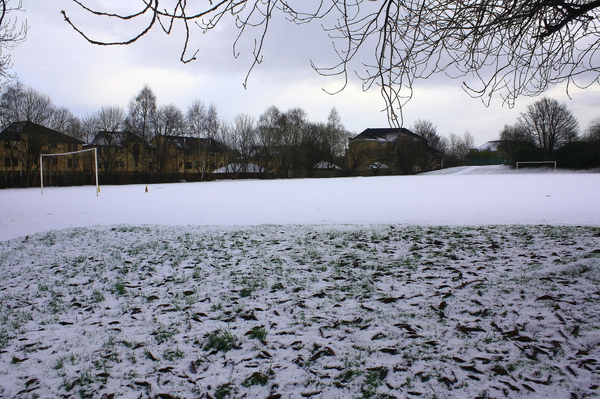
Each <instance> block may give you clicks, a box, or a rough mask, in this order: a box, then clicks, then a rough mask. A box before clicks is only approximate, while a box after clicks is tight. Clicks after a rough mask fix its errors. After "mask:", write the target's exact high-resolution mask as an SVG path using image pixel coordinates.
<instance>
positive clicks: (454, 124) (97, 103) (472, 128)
mask: <svg viewBox="0 0 600 399" xmlns="http://www.w3.org/2000/svg"><path fill="white" fill-rule="evenodd" d="M84 3H86V4H90V5H92V4H109V5H110V4H114V3H115V2H110V1H100V0H94V1H91V0H88V1H86V0H84ZM128 4H138V2H134V1H130V2H128ZM23 6H24V8H25V9H26V11H25V12H24V13H21V15H20V18H21V19H23V18H26V19H27V21H28V24H29V32H28V37H27V40H26V41H25V42H24V43H23V44H21V45H19V46H18V47H17V48H16V49H14V50H12V52H11V55H12V59H13V72H15V73H16V74H17V76H18V78H19V79H20V80H21V81H22V83H24V84H25V85H27V86H30V87H33V88H34V89H36V90H38V91H40V92H42V93H44V94H47V95H49V96H50V97H51V98H52V100H53V102H54V103H55V105H57V106H61V107H66V108H68V109H70V110H71V111H72V112H73V113H74V114H75V115H77V116H80V117H83V116H85V115H87V114H93V113H95V112H96V111H98V110H99V109H100V107H102V106H104V105H110V106H121V107H123V108H125V109H126V108H127V105H128V104H129V101H130V100H131V98H132V97H134V96H135V95H136V94H138V93H139V91H140V90H141V89H142V88H143V87H144V85H148V86H150V88H151V89H152V90H153V92H154V93H155V94H156V96H157V99H158V103H159V105H167V104H171V103H173V104H175V105H177V106H179V107H180V108H181V109H182V111H183V112H186V110H187V107H188V106H189V105H190V104H191V103H192V101H194V100H196V99H199V100H201V101H202V102H204V103H205V104H211V103H212V104H214V105H215V106H216V108H217V111H218V113H219V116H220V117H221V118H223V119H226V120H231V119H233V118H234V117H235V116H236V115H238V114H241V113H243V114H249V115H252V116H254V117H255V118H257V119H258V117H259V116H260V115H261V114H262V113H263V112H264V111H265V110H266V109H267V108H268V107H269V106H271V105H275V106H276V107H278V108H279V109H280V110H281V111H286V110H288V109H290V108H293V107H299V108H302V109H303V110H305V111H306V112H307V113H308V116H309V119H310V120H311V121H313V122H326V121H327V116H328V115H329V112H330V111H331V109H332V108H333V107H335V108H336V109H337V111H338V113H339V114H340V116H341V119H342V123H343V124H344V126H345V127H346V129H348V130H349V131H350V132H353V133H356V134H358V133H360V132H361V131H363V130H364V129H366V128H370V127H387V126H388V121H387V119H386V113H385V112H382V110H383V107H384V102H383V99H382V98H381V95H380V93H379V91H378V90H377V88H374V89H372V90H370V91H367V92H363V90H362V88H361V85H360V84H361V82H360V81H359V80H357V79H352V80H351V81H350V84H349V85H348V86H347V87H346V89H345V90H344V91H342V92H341V93H339V94H336V95H330V94H327V93H326V92H325V91H324V90H323V89H326V90H329V91H335V90H337V89H339V88H340V87H341V86H340V85H341V84H342V83H341V81H340V80H339V79H338V78H327V77H322V76H320V75H318V74H317V73H316V72H315V71H314V70H313V69H312V68H311V65H310V61H311V60H313V61H314V62H315V63H317V64H318V65H323V66H329V65H331V64H332V63H333V62H334V61H335V58H334V53H333V50H332V46H331V40H329V39H328V37H327V35H326V34H325V33H324V32H323V31H322V29H321V26H320V25H319V24H316V23H315V24H310V25H305V26H302V27H294V26H292V25H291V24H289V23H285V21H275V22H274V24H273V26H272V31H271V32H270V36H269V37H268V38H267V41H266V48H265V51H264V60H263V63H262V64H260V65H259V66H257V67H256V69H254V71H253V72H252V74H251V75H250V78H249V81H248V86H247V88H246V89H244V87H243V83H244V79H245V76H246V74H247V72H248V69H249V67H250V65H251V58H250V56H251V51H252V42H247V43H245V44H246V45H244V44H242V45H240V46H239V48H238V51H240V56H239V57H238V58H237V59H236V58H234V57H233V51H232V41H233V38H234V37H235V34H236V31H235V30H234V29H233V27H232V26H231V24H229V25H223V26H222V27H221V28H219V29H217V30H215V31H211V32H209V33H207V34H202V31H201V30H200V29H196V30H193V31H192V34H193V40H192V41H191V43H190V46H191V48H192V49H193V50H194V51H195V49H199V53H198V60H197V61H194V62H192V63H189V64H183V63H181V62H180V61H179V56H180V52H181V46H182V44H183V36H182V35H181V34H177V32H175V33H174V34H172V35H170V36H167V35H165V34H164V33H162V32H161V31H159V30H156V31H154V32H151V33H150V34H149V35H148V36H146V37H143V38H142V39H140V40H139V41H138V42H136V43H134V44H132V45H129V46H115V47H105V46H94V45H92V44H89V43H87V42H86V41H85V40H84V39H83V38H82V37H80V36H79V35H78V34H77V33H76V32H75V31H73V29H72V28H71V27H70V26H69V25H67V23H65V22H64V20H63V17H62V15H61V14H60V11H61V10H65V11H67V14H68V15H69V16H70V17H71V19H72V20H73V21H74V22H75V23H79V24H81V25H82V26H84V27H85V28H86V32H89V33H90V34H91V35H92V36H93V37H94V38H97V39H111V40H113V39H115V40H122V39H127V38H129V37H128V36H130V35H131V34H132V33H134V30H133V29H130V26H128V25H118V26H115V25H114V24H110V23H108V24H107V21H106V20H103V19H100V18H98V17H93V16H90V15H87V14H85V13H82V12H80V10H78V8H77V6H76V5H75V4H74V3H72V1H71V0H48V1H40V0H23ZM109 7H111V6H109ZM112 7H114V6H112ZM107 11H112V10H110V9H107ZM193 28H194V27H192V29H193ZM179 33H182V32H181V30H179ZM546 95H548V96H550V97H552V98H556V99H557V100H559V101H561V102H565V103H566V104H567V106H568V107H569V108H570V109H571V111H572V112H573V113H574V115H575V117H577V118H578V120H579V122H580V126H581V128H582V130H583V129H585V128H586V127H587V126H588V124H589V122H590V121H591V120H592V119H594V118H596V117H599V116H600V88H599V87H598V86H594V87H593V88H590V89H587V90H577V89H573V90H571V92H570V95H571V99H569V97H568V96H567V95H566V93H565V89H564V87H555V88H552V89H551V90H550V91H549V92H548V93H546ZM532 101H534V99H531V98H528V97H522V98H520V99H518V100H517V104H516V106H515V107H514V108H513V109H509V108H508V107H506V106H503V105H502V101H501V100H500V99H499V98H496V99H495V100H492V103H491V105H490V106H489V107H485V106H484V105H483V104H482V102H481V100H480V99H473V98H471V97H469V95H467V94H466V93H465V92H463V91H462V89H461V87H460V80H451V79H448V78H446V77H442V76H439V77H436V78H435V79H431V80H429V81H427V82H423V81H417V82H416V85H415V92H414V96H413V99H412V100H411V101H410V102H409V103H408V104H407V105H406V106H405V108H404V125H405V127H408V128H410V126H411V125H412V124H413V123H414V121H415V120H417V119H428V120H431V121H432V122H433V123H434V124H435V125H437V127H438V133H439V134H440V135H442V136H448V134H449V133H457V134H463V133H465V132H467V131H468V132H470V133H471V134H472V135H473V136H474V137H475V144H476V145H481V144H483V143H484V142H486V141H488V140H494V139H497V138H498V135H499V132H500V130H501V129H502V127H503V126H504V125H505V124H513V123H515V121H516V119H517V118H518V116H519V114H520V113H521V112H523V111H524V109H525V107H526V106H527V105H528V104H530V103H531V102H532Z"/></svg>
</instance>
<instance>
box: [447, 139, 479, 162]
mask: <svg viewBox="0 0 600 399" xmlns="http://www.w3.org/2000/svg"><path fill="white" fill-rule="evenodd" d="M474 145H475V138H474V137H473V135H472V134H471V133H469V132H466V133H464V134H463V135H462V136H459V135H458V134H455V133H450V136H449V140H448V155H449V156H450V157H451V158H453V161H454V162H455V163H457V164H463V163H464V161H465V158H466V157H467V155H469V151H470V150H471V149H472V148H473V146H474Z"/></svg>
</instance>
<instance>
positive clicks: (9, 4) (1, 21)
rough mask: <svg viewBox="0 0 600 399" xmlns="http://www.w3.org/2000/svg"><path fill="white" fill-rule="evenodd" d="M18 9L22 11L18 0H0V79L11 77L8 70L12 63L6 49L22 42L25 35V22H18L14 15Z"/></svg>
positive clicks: (21, 5)
mask: <svg viewBox="0 0 600 399" xmlns="http://www.w3.org/2000/svg"><path fill="white" fill-rule="evenodd" d="M19 11H23V4H22V2H21V1H20V0H19V1H14V0H13V1H11V0H0V79H2V80H6V79H10V78H12V77H13V76H12V75H11V74H10V73H9V72H8V71H9V70H10V68H11V67H12V63H11V57H10V55H9V54H7V51H9V50H12V49H13V48H14V47H15V46H16V45H18V44H20V43H22V42H23V41H24V40H25V36H27V23H20V22H19V20H18V18H17V17H16V16H15V15H14V14H15V13H16V12H19Z"/></svg>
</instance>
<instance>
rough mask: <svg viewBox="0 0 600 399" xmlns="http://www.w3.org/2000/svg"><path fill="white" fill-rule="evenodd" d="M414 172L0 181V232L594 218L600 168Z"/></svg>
mask: <svg viewBox="0 0 600 399" xmlns="http://www.w3.org/2000/svg"><path fill="white" fill-rule="evenodd" d="M449 172H453V173H454V174H450V175H448V174H446V175H442V174H427V175H418V176H390V177H377V178H371V177H362V178H361V177H357V178H339V179H300V180H267V181H264V180H260V181H257V180H251V181H215V182H206V183H187V184H186V183H184V184H163V185H150V186H148V192H147V193H146V192H145V188H146V186H144V185H132V186H104V187H101V188H100V191H101V192H100V195H99V196H96V194H95V188H93V187H91V186H87V187H71V188H52V187H50V188H46V189H45V190H44V194H43V195H42V194H41V193H40V190H39V189H22V190H0V240H7V239H10V238H15V237H20V236H25V235H28V234H32V233H38V232H44V231H48V230H51V229H60V228H65V227H85V226H96V225H114V224H132V225H147V224H150V225H153V224H159V225H171V226H178V225H180V226H185V225H194V226H197V225H205V226H206V225H208V226H210V225H215V226H251V225H259V224H380V223H409V224H420V225H424V224H425V225H487V224H561V225H563V224H568V225H595V226H600V206H599V205H598V204H600V173H543V174H539V173H536V174H531V173H521V172H519V173H518V174H516V173H514V170H512V169H509V168H505V167H501V166H491V167H469V168H454V169H450V170H444V171H443V173H449Z"/></svg>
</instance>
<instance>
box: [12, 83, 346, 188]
mask: <svg viewBox="0 0 600 399" xmlns="http://www.w3.org/2000/svg"><path fill="white" fill-rule="evenodd" d="M20 121H29V122H33V123H37V124H39V125H42V126H45V127H48V128H50V129H53V130H56V131H59V132H61V133H65V134H67V135H69V136H71V137H74V138H77V139H79V140H82V141H83V142H85V143H86V144H91V143H92V142H93V140H94V138H95V137H96V135H97V134H98V132H101V131H102V132H121V131H128V132H132V133H135V134H136V135H138V136H139V137H141V138H142V139H143V141H145V142H146V143H150V142H151V140H152V139H153V138H154V137H156V136H159V135H160V136H168V137H172V136H185V137H193V138H205V139H212V140H216V141H218V142H219V143H221V144H223V147H224V148H225V149H226V150H227V151H228V152H229V156H228V158H229V159H232V160H235V161H237V163H238V164H241V165H242V169H245V168H246V166H247V165H248V164H249V163H251V162H258V163H259V166H260V167H261V168H262V169H266V168H270V169H274V170H273V173H274V175H275V176H277V177H287V176H288V175H289V171H291V170H305V171H309V173H310V171H311V170H312V167H313V166H314V164H316V163H318V162H321V161H326V162H329V163H331V164H335V163H339V164H342V165H343V158H344V156H345V149H346V146H347V142H348V138H349V137H350V133H349V132H347V131H346V129H345V128H344V126H343V124H342V121H341V118H340V115H339V113H338V112H337V110H336V109H335V108H333V109H332V110H331V112H330V114H329V117H328V119H327V122H325V123H321V122H312V121H310V120H309V118H308V115H307V113H306V112H305V111H304V110H302V109H300V108H292V109H289V110H287V111H281V110H279V109H278V108H277V107H276V106H271V107H269V108H268V109H267V110H266V111H265V112H264V113H263V114H262V115H260V117H259V118H258V119H257V118H255V117H254V116H252V115H248V114H239V115H237V116H236V117H234V118H233V120H231V121H226V120H224V119H221V118H220V117H219V115H218V112H217V108H216V106H215V105H214V104H210V105H207V104H205V103H204V102H202V101H201V100H195V101H193V102H192V103H191V104H190V106H189V107H188V108H187V110H186V111H185V112H184V111H182V110H181V109H180V108H179V107H178V106H176V105H174V104H167V105H159V103H158V100H157V97H156V95H155V94H154V92H153V91H152V89H151V88H150V87H149V86H144V87H143V88H142V89H141V90H140V92H139V93H137V94H136V95H134V96H133V97H132V98H131V100H130V101H129V104H128V107H127V108H126V109H125V108H123V107H120V106H110V105H107V106H102V107H101V108H100V109H99V110H97V111H96V112H94V113H92V114H89V115H86V116H85V117H83V118H79V117H77V116H75V115H74V114H73V113H72V112H71V111H70V110H68V109H67V108H64V107H57V106H55V105H54V103H53V102H52V100H51V98H50V97H49V96H47V95H45V94H43V93H40V92H39V91H37V90H35V89H33V88H31V87H27V86H26V85H24V84H23V83H22V82H20V81H19V80H15V81H13V82H11V83H9V84H7V85H6V86H5V87H4V90H3V91H2V94H1V96H0V124H1V125H2V126H3V127H6V126H8V125H10V123H12V122H20Z"/></svg>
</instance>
